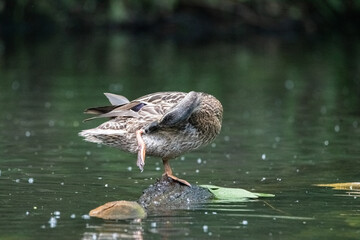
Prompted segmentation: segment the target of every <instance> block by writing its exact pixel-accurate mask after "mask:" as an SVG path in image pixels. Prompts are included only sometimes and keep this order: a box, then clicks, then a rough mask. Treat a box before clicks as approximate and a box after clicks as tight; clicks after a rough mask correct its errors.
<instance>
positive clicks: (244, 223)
mask: <svg viewBox="0 0 360 240" xmlns="http://www.w3.org/2000/svg"><path fill="white" fill-rule="evenodd" d="M241 223H242V225H248V223H249V222H248V221H247V220H243V221H242V222H241Z"/></svg>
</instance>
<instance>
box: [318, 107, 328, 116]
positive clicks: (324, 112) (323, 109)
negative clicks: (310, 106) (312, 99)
mask: <svg viewBox="0 0 360 240" xmlns="http://www.w3.org/2000/svg"><path fill="white" fill-rule="evenodd" d="M320 112H321V114H326V112H327V109H326V107H325V106H322V107H321V108H320Z"/></svg>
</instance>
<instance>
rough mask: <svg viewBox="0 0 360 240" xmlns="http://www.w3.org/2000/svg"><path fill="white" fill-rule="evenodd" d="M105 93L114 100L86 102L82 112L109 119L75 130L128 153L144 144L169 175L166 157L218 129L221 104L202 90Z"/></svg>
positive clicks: (192, 146) (189, 147)
mask: <svg viewBox="0 0 360 240" xmlns="http://www.w3.org/2000/svg"><path fill="white" fill-rule="evenodd" d="M106 96H107V97H108V98H109V100H110V102H111V103H112V105H113V106H107V107H99V108H90V109H87V110H86V111H85V112H87V113H93V114H97V115H98V116H96V117H110V118H111V119H110V120H109V121H107V122H104V123H103V124H101V125H100V126H98V127H97V128H93V129H88V130H83V131H81V132H80V133H79V135H80V136H83V137H84V138H85V140H86V141H89V142H95V143H100V144H105V145H108V146H112V147H117V148H120V149H122V150H124V151H127V152H131V153H139V152H140V150H141V149H142V150H144V152H146V154H147V155H151V156H155V157H160V158H162V159H163V162H164V165H165V172H166V173H168V175H172V173H171V169H170V166H169V165H168V160H169V159H172V158H175V157H177V156H180V155H181V154H183V153H185V152H188V151H191V150H193V149H196V148H198V147H200V146H202V145H205V144H208V143H209V142H211V141H212V140H213V139H214V138H215V137H216V136H217V135H218V134H219V132H220V129H221V122H222V114H223V109H222V105H221V103H220V102H219V101H218V100H217V99H216V98H215V97H213V96H211V95H209V94H206V93H200V92H190V93H184V92H158V93H152V94H148V95H146V96H143V97H140V98H137V99H135V100H133V101H131V102H129V101H128V100H127V99H126V98H125V97H123V96H119V95H114V94H106ZM96 117H95V118H96ZM91 119H92V118H91ZM137 134H138V135H137ZM137 137H138V138H137ZM142 140H143V144H144V145H142V144H141V141H142ZM145 148H146V151H145ZM139 157H140V158H141V156H139ZM143 157H145V155H144V156H143ZM139 161H144V159H140V160H138V162H139ZM143 164H145V163H144V162H143ZM138 166H139V165H138ZM139 167H140V169H142V166H139ZM167 169H168V171H167ZM176 180H178V179H176ZM180 180H181V179H180ZM180 182H181V181H180ZM184 182H186V181H184ZM186 183H187V182H186ZM186 183H185V184H186ZM187 185H190V184H187Z"/></svg>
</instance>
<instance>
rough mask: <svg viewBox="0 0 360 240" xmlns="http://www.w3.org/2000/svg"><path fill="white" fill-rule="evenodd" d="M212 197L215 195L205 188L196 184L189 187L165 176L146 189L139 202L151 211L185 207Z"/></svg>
mask: <svg viewBox="0 0 360 240" xmlns="http://www.w3.org/2000/svg"><path fill="white" fill-rule="evenodd" d="M212 198H213V195H212V194H211V193H210V192H209V191H208V190H207V189H205V188H202V187H199V186H196V185H193V186H191V187H188V186H186V185H183V184H181V183H179V182H176V181H174V180H173V179H171V178H169V177H167V176H163V177H162V178H161V179H160V180H158V181H157V182H156V183H154V184H153V185H150V186H149V187H148V188H147V189H145V190H144V192H143V195H141V197H140V198H139V200H138V201H137V202H138V203H139V204H140V205H141V206H143V207H144V208H145V209H146V210H147V211H148V212H149V211H154V210H156V211H159V210H166V209H184V208H188V207H190V206H192V205H194V204H198V203H203V202H206V201H207V200H209V199H212Z"/></svg>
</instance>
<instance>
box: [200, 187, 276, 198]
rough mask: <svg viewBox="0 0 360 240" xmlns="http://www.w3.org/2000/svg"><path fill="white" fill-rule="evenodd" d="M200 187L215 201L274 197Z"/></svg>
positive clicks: (243, 191) (223, 188)
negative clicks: (209, 193) (207, 191)
mask: <svg viewBox="0 0 360 240" xmlns="http://www.w3.org/2000/svg"><path fill="white" fill-rule="evenodd" d="M200 187H202V188H206V189H208V190H209V191H210V192H211V193H212V194H213V195H214V197H215V198H216V199H220V200H241V199H256V198H259V197H274V196H275V195H273V194H267V193H253V192H249V191H247V190H245V189H241V188H225V187H219V186H215V185H200Z"/></svg>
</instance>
